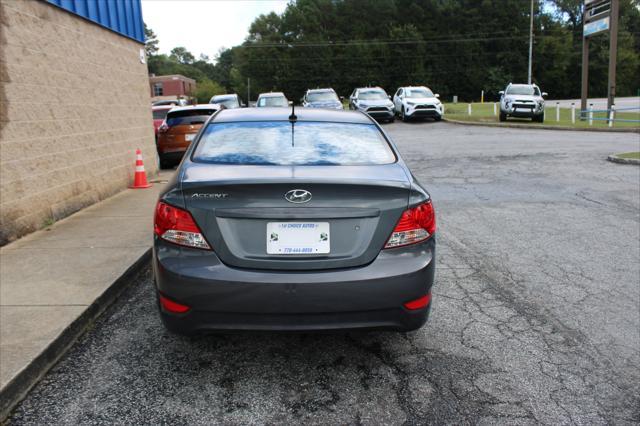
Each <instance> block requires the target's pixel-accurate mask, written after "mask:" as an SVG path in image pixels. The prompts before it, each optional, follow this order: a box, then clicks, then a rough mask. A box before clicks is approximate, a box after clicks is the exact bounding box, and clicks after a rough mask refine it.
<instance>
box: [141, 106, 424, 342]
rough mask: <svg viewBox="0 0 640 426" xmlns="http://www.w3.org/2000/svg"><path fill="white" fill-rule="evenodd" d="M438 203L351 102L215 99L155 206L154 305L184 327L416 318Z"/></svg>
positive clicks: (417, 322)
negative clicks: (221, 106)
mask: <svg viewBox="0 0 640 426" xmlns="http://www.w3.org/2000/svg"><path fill="white" fill-rule="evenodd" d="M435 231H436V220H435V212H434V208H433V205H432V202H431V198H430V196H429V194H428V192H427V191H426V190H425V189H424V188H423V187H422V186H421V185H420V184H419V183H418V182H417V181H416V179H415V178H414V177H413V175H412V174H411V172H410V171H409V169H408V168H407V166H406V164H405V163H404V161H403V160H402V158H401V157H400V155H399V153H398V150H397V149H396V147H395V146H394V144H393V143H392V142H391V140H390V139H389V137H388V136H387V135H386V134H385V132H384V131H383V130H382V129H381V127H380V126H379V125H378V124H377V123H376V122H375V121H374V120H373V119H372V118H370V117H368V116H367V115H365V114H363V113H360V112H355V111H354V112H346V111H330V110H320V109H308V108H300V109H298V110H295V111H292V110H291V109H289V108H255V109H234V110H222V111H220V112H218V113H216V114H214V115H213V116H211V117H210V118H209V119H208V120H207V122H206V123H205V124H204V126H203V127H202V129H201V131H200V133H199V134H198V136H197V137H196V139H195V140H194V142H193V143H192V144H191V145H190V147H189V149H188V151H187V152H186V154H185V156H184V158H183V160H182V163H181V165H180V167H179V168H178V170H177V172H176V173H175V175H174V177H173V179H172V180H171V182H169V184H168V186H167V188H166V189H165V191H164V193H163V194H162V195H161V196H160V199H159V201H158V204H157V207H156V212H155V223H154V247H153V270H154V276H155V284H156V288H157V299H158V304H159V307H160V315H161V318H162V321H163V323H164V324H165V326H166V327H167V328H168V329H169V330H171V331H174V332H178V333H181V334H194V333H199V332H207V331H221V330H289V331H302V330H305V331H308V330H330V329H389V330H400V331H408V330H414V329H417V328H419V327H421V326H422V325H423V324H424V323H425V321H426V320H427V317H428V315H429V311H430V308H431V286H432V285H433V280H434V272H435V245H436V242H435Z"/></svg>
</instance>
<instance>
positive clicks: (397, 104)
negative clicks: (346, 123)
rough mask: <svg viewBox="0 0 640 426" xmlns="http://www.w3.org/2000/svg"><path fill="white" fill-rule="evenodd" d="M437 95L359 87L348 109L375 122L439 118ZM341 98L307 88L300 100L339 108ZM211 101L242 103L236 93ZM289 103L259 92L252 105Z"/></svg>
mask: <svg viewBox="0 0 640 426" xmlns="http://www.w3.org/2000/svg"><path fill="white" fill-rule="evenodd" d="M439 97H440V96H439V95H438V94H434V93H433V92H432V91H431V89H429V88H427V87H424V86H410V87H400V88H399V89H398V90H397V91H396V92H395V94H394V95H393V98H392V97H391V96H389V95H388V94H387V92H385V90H384V89H383V88H381V87H359V88H356V89H354V90H353V92H352V93H351V95H350V96H349V109H351V110H356V111H361V112H364V113H367V114H369V115H370V116H371V117H373V118H375V119H376V120H378V121H384V122H393V121H394V120H395V117H396V116H398V117H400V118H401V119H402V120H404V121H406V120H410V119H412V118H433V119H435V120H440V119H441V118H442V115H443V113H444V110H443V107H442V103H441V102H440V99H439ZM343 100H344V98H342V97H339V96H338V95H337V93H336V92H335V90H333V89H331V88H325V89H309V90H307V92H306V93H305V94H304V96H303V97H302V98H301V99H300V104H301V105H302V106H303V107H305V108H328V109H337V110H341V109H343V108H344V106H343V102H342V101H343ZM209 103H211V104H219V105H224V107H225V108H242V107H244V106H245V105H244V104H243V103H242V100H241V99H240V97H239V96H238V95H237V94H230V95H217V96H214V97H212V98H211V101H210V102H209ZM290 104H291V103H290V102H289V100H288V99H287V97H286V96H285V94H284V93H282V92H269V93H261V94H260V95H259V96H258V100H257V101H256V103H255V106H256V107H258V108H262V107H288V106H289V105H290Z"/></svg>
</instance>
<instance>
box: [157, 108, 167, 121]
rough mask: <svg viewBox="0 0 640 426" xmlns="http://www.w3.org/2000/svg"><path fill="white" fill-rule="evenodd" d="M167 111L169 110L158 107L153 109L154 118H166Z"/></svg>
mask: <svg viewBox="0 0 640 426" xmlns="http://www.w3.org/2000/svg"><path fill="white" fill-rule="evenodd" d="M167 112H169V110H168V109H157V110H155V111H153V119H154V120H164V118H165V117H166V116H167Z"/></svg>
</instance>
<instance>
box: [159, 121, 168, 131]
mask: <svg viewBox="0 0 640 426" xmlns="http://www.w3.org/2000/svg"><path fill="white" fill-rule="evenodd" d="M167 130H169V126H167V123H166V122H162V124H161V125H160V127H158V132H159V133H164V132H166V131H167Z"/></svg>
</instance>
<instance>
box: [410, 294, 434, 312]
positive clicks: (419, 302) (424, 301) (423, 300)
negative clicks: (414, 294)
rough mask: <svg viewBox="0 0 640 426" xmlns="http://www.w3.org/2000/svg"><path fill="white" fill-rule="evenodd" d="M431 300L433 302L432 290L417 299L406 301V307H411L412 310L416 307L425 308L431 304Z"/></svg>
mask: <svg viewBox="0 0 640 426" xmlns="http://www.w3.org/2000/svg"><path fill="white" fill-rule="evenodd" d="M429 302H431V292H429V293H427V294H426V295H424V296H422V297H420V298H418V299H416V300H412V301H411V302H407V303H405V304H404V307H405V308H407V309H409V310H410V311H415V310H416V309H422V308H424V307H425V306H427V305H428V304H429Z"/></svg>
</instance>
